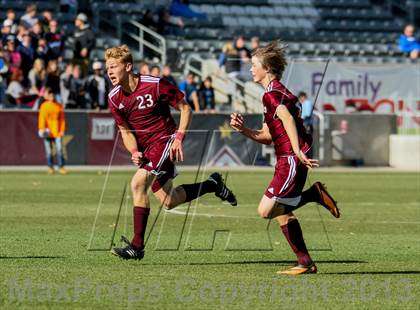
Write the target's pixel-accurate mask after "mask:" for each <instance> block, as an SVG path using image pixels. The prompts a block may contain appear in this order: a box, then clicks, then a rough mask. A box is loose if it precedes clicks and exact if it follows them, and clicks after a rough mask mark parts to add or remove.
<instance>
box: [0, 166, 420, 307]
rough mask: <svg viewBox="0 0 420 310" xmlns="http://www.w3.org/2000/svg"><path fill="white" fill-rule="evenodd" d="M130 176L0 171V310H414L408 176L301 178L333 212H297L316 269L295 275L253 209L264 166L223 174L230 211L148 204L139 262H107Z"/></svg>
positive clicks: (124, 218)
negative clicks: (314, 185) (335, 207)
mask: <svg viewBox="0 0 420 310" xmlns="http://www.w3.org/2000/svg"><path fill="white" fill-rule="evenodd" d="M130 176H131V173H130V172H113V173H111V174H110V176H109V178H108V180H107V182H106V184H105V180H106V175H105V174H104V173H97V172H72V173H70V174H69V175H67V176H60V175H54V176H48V175H46V174H45V173H41V172H27V173H22V172H0V197H1V199H0V225H1V226H0V232H1V235H0V245H1V248H0V249H1V251H0V308H1V309H46V308H50V309H75V308H77V309H80V308H91V309H122V308H133V309H134V308H137V309H283V308H284V309H356V308H357V309H397V308H398V309H419V305H420V254H419V253H420V239H419V237H420V178H419V175H418V174H414V173H362V172H355V173H332V172H324V173H320V172H314V173H311V175H310V181H311V182H314V181H315V180H318V179H319V180H322V181H324V182H326V183H327V185H328V189H329V190H330V191H331V193H332V194H333V195H334V196H335V198H336V199H337V200H338V201H339V206H340V208H341V211H342V218H341V219H338V220H337V219H335V218H333V217H332V216H331V215H330V214H329V213H328V212H327V211H326V210H324V209H323V208H322V207H318V206H316V205H307V206H305V207H304V208H302V209H300V210H298V211H297V212H296V214H297V215H298V217H299V219H300V223H301V226H302V228H303V232H304V236H305V239H306V243H307V245H308V247H309V248H310V249H311V254H312V257H313V258H314V259H315V261H316V262H317V266H318V270H319V273H318V274H316V275H307V276H302V277H286V276H277V275H276V271H278V270H281V269H285V268H287V267H289V266H291V265H293V263H294V259H295V257H294V255H293V254H292V252H291V250H290V249H289V247H288V245H287V243H286V241H285V240H284V238H283V235H282V234H281V231H280V229H279V227H278V225H277V224H276V223H275V222H272V223H270V225H267V224H268V222H267V221H265V220H262V219H259V218H258V217H257V214H256V206H257V204H258V202H259V199H260V198H261V195H262V193H263V191H264V189H265V187H266V186H267V184H268V182H269V180H270V178H271V172H255V171H251V172H230V173H229V176H228V183H229V184H230V186H231V187H232V188H233V189H234V191H235V192H236V194H237V197H238V200H239V206H238V207H237V208H232V207H230V206H227V205H224V204H221V203H220V202H219V201H218V200H217V199H216V198H215V197H214V196H206V197H204V198H203V199H201V200H200V201H199V202H198V205H197V204H195V203H193V204H192V205H191V206H190V208H188V206H180V207H179V208H177V209H175V210H176V213H168V212H164V211H162V212H161V213H160V215H159V217H158V218H157V220H156V221H155V219H156V216H157V214H158V209H159V208H158V204H157V203H156V201H155V200H152V215H151V217H150V219H149V225H148V232H147V233H148V234H149V239H148V242H147V246H146V256H145V258H144V259H143V260H142V261H123V260H120V259H118V258H116V257H114V256H111V255H110V254H109V252H108V251H105V250H107V249H109V247H110V242H111V238H112V234H113V231H114V228H116V236H115V241H116V242H117V244H119V236H120V235H121V234H127V236H128V237H129V238H131V203H130V201H129V197H127V196H129V195H128V194H127V195H125V196H124V197H123V200H122V202H123V203H122V205H121V215H120V218H119V222H118V225H117V226H116V227H115V223H116V218H117V213H118V210H119V206H120V201H121V198H122V193H123V188H124V184H125V182H126V181H127V180H129V178H130ZM201 177H202V176H201V175H200V178H201ZM194 178H195V174H194V173H192V172H183V173H181V175H180V176H179V177H178V178H177V179H176V183H177V184H181V183H182V182H193V181H194ZM104 184H105V187H104ZM103 188H104V189H105V190H104V194H103V197H102V198H103V199H102V204H101V205H100V209H99V211H98V206H99V201H100V198H101V193H102V189H103ZM96 214H97V215H98V216H97V220H96V225H95V226H94V227H93V224H94V220H95V216H96ZM216 231H217V233H215V232H216ZM92 233H93V234H92ZM90 241H91V242H90ZM89 245H90V250H89V251H88V246H89Z"/></svg>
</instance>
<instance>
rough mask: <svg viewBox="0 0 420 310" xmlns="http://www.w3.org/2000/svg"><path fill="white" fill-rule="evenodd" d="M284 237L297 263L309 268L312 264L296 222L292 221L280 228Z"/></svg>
mask: <svg viewBox="0 0 420 310" xmlns="http://www.w3.org/2000/svg"><path fill="white" fill-rule="evenodd" d="M281 230H282V231H283V234H284V236H285V237H286V239H287V242H289V245H290V247H291V248H292V250H293V252H295V254H296V256H297V258H298V263H299V264H300V265H304V266H309V265H310V264H312V259H311V257H310V256H309V253H308V250H307V249H306V245H305V241H304V240H303V235H302V229H301V228H300V225H299V222H298V220H296V219H295V220H292V221H290V222H289V223H287V224H286V225H282V226H281Z"/></svg>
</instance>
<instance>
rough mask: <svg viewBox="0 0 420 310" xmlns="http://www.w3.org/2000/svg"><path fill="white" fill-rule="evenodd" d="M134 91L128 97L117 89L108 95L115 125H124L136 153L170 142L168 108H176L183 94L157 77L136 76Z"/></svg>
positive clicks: (171, 128)
mask: <svg viewBox="0 0 420 310" xmlns="http://www.w3.org/2000/svg"><path fill="white" fill-rule="evenodd" d="M138 77H139V82H138V84H137V87H136V89H135V90H134V91H133V92H132V93H131V94H127V93H125V92H124V91H123V89H122V87H121V86H120V85H118V86H116V87H114V88H113V89H112V90H111V91H110V93H109V95H108V105H109V108H110V110H111V113H112V114H113V116H114V118H115V121H116V122H117V124H118V125H121V124H122V123H123V122H125V123H127V124H128V126H129V127H130V129H131V130H133V131H134V134H135V136H136V139H137V144H138V147H139V150H145V149H147V148H148V147H149V146H150V145H152V144H154V143H155V142H161V141H162V140H164V139H169V138H170V136H171V135H172V134H174V133H175V131H176V124H175V121H174V119H173V118H172V116H171V112H170V106H172V107H176V105H177V103H178V102H179V101H180V100H181V99H183V98H184V94H183V93H182V92H181V91H180V90H179V89H178V88H177V87H176V86H174V85H172V84H171V83H170V82H168V81H167V80H165V79H161V78H159V77H154V76H149V75H139V76H138Z"/></svg>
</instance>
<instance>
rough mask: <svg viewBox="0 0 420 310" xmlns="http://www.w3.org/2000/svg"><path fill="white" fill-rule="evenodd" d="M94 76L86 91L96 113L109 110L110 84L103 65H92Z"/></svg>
mask: <svg viewBox="0 0 420 310" xmlns="http://www.w3.org/2000/svg"><path fill="white" fill-rule="evenodd" d="M92 69H93V74H92V75H90V76H89V77H88V79H87V83H86V90H87V93H88V96H89V100H90V104H91V107H92V109H95V110H96V111H99V110H106V109H107V108H108V106H107V103H108V91H109V88H110V87H109V83H108V80H107V79H106V78H105V75H104V73H103V66H102V63H101V62H99V61H95V62H94V63H93V65H92Z"/></svg>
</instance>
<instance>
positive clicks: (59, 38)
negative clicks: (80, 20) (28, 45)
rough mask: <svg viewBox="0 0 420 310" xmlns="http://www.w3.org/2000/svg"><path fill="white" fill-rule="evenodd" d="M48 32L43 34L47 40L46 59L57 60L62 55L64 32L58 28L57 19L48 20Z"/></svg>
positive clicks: (60, 58) (59, 59)
mask: <svg viewBox="0 0 420 310" xmlns="http://www.w3.org/2000/svg"><path fill="white" fill-rule="evenodd" d="M49 29H50V30H49V32H47V33H46V34H45V39H46V40H47V47H48V50H47V59H48V60H53V59H57V60H58V61H59V62H61V61H62V60H63V55H64V41H65V37H64V34H63V33H62V32H61V31H60V30H59V29H58V22H57V20H55V19H53V20H51V21H50V25H49Z"/></svg>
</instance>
